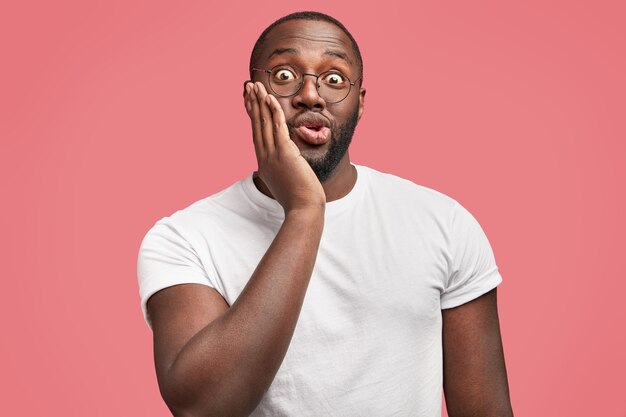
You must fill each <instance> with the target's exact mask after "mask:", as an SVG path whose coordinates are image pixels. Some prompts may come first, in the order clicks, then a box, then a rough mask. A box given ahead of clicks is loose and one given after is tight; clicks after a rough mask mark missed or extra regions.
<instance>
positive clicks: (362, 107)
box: [358, 88, 366, 120]
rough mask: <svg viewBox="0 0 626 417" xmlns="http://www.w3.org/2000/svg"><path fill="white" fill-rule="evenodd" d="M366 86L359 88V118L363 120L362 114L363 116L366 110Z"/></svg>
mask: <svg viewBox="0 0 626 417" xmlns="http://www.w3.org/2000/svg"><path fill="white" fill-rule="evenodd" d="M365 93H366V91H365V88H361V90H359V119H358V120H361V116H363V112H364V111H365Z"/></svg>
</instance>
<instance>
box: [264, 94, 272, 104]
mask: <svg viewBox="0 0 626 417" xmlns="http://www.w3.org/2000/svg"><path fill="white" fill-rule="evenodd" d="M265 102H266V103H267V104H270V103H271V102H272V99H271V98H270V95H269V94H268V95H266V96H265Z"/></svg>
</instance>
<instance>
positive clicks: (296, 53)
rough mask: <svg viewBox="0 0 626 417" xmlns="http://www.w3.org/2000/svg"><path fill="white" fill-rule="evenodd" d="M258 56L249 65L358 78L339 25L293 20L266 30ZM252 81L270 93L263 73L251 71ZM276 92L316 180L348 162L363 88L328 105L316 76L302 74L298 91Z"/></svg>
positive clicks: (345, 37) (354, 89) (349, 46)
mask: <svg viewBox="0 0 626 417" xmlns="http://www.w3.org/2000/svg"><path fill="white" fill-rule="evenodd" d="M259 56H260V58H259V59H258V61H257V62H255V63H253V64H254V66H255V67H257V68H263V69H268V70H269V69H272V68H274V67H276V66H278V65H281V66H282V65H286V66H292V67H295V68H298V69H299V70H300V71H302V72H303V73H308V74H316V75H317V74H321V73H323V72H326V71H329V70H335V71H339V72H341V73H342V74H344V75H346V76H347V77H348V78H349V79H350V80H351V81H355V80H356V79H357V78H359V77H360V76H361V74H360V73H359V69H358V65H357V61H356V57H355V56H354V52H353V49H352V44H351V42H350V39H349V38H348V37H347V36H346V34H345V33H343V31H342V30H341V29H339V28H338V27H337V26H335V25H333V24H331V23H328V22H323V21H310V20H291V21H288V22H285V23H282V24H280V25H278V26H277V27H275V28H274V29H272V31H271V32H270V33H269V34H268V36H267V38H266V41H265V43H264V45H263V47H262V50H261V53H260V55H259ZM253 81H260V82H262V83H263V84H264V85H265V88H266V89H267V90H268V92H270V93H272V91H271V89H270V86H269V85H268V74H267V73H262V72H255V73H254V74H253ZM274 96H275V97H276V98H277V99H278V102H279V103H280V105H281V107H282V109H283V111H284V113H285V118H286V120H287V126H288V127H289V133H290V136H291V139H292V140H293V141H294V143H295V144H296V145H297V146H298V148H299V149H300V152H301V153H302V156H303V157H304V158H305V159H306V160H307V162H308V163H309V165H311V167H312V168H313V171H314V172H315V174H316V175H317V177H318V178H319V180H320V181H325V180H326V179H328V178H329V177H330V176H331V174H332V173H333V171H334V169H335V168H336V167H337V165H339V164H340V163H341V162H342V161H344V162H347V161H348V153H347V150H348V146H349V145H350V141H351V140H352V135H353V133H354V129H355V127H356V125H357V123H358V121H359V119H360V118H361V115H362V113H363V104H364V100H363V99H364V96H365V90H364V89H362V88H360V82H357V83H356V85H354V86H353V87H352V88H351V90H350V93H349V95H348V96H347V97H346V98H345V99H344V100H342V101H341V102H339V103H327V102H326V101H324V99H322V98H321V97H320V96H319V94H318V91H317V89H316V86H315V77H310V76H305V77H304V85H303V86H302V88H301V89H300V91H298V93H297V94H296V95H294V96H291V97H280V96H278V95H276V94H274ZM320 125H322V127H321V128H320ZM324 125H325V126H327V127H328V129H324ZM311 128H312V129H311ZM315 129H317V130H315ZM311 130H315V132H311ZM325 132H326V133H325Z"/></svg>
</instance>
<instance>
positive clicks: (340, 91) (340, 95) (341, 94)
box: [317, 71, 350, 103]
mask: <svg viewBox="0 0 626 417" xmlns="http://www.w3.org/2000/svg"><path fill="white" fill-rule="evenodd" d="M317 92H318V93H319V95H320V97H321V98H323V99H324V101H326V102H328V103H335V102H337V101H341V100H343V99H344V98H346V97H347V96H348V93H349V92H350V80H349V79H348V77H346V76H345V75H343V74H342V73H340V72H337V71H329V72H325V73H323V74H321V75H320V76H319V79H318V80H317Z"/></svg>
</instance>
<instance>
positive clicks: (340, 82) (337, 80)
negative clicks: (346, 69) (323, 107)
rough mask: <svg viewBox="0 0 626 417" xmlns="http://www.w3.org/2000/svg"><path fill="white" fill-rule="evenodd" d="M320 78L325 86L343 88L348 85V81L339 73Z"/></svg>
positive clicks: (331, 73) (330, 73)
mask: <svg viewBox="0 0 626 417" xmlns="http://www.w3.org/2000/svg"><path fill="white" fill-rule="evenodd" d="M320 78H321V80H322V82H323V83H324V84H328V85H331V86H333V87H342V86H344V84H347V83H348V79H347V78H346V77H344V76H343V75H342V74H340V73H338V72H329V73H328V74H325V75H324V76H323V77H320Z"/></svg>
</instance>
